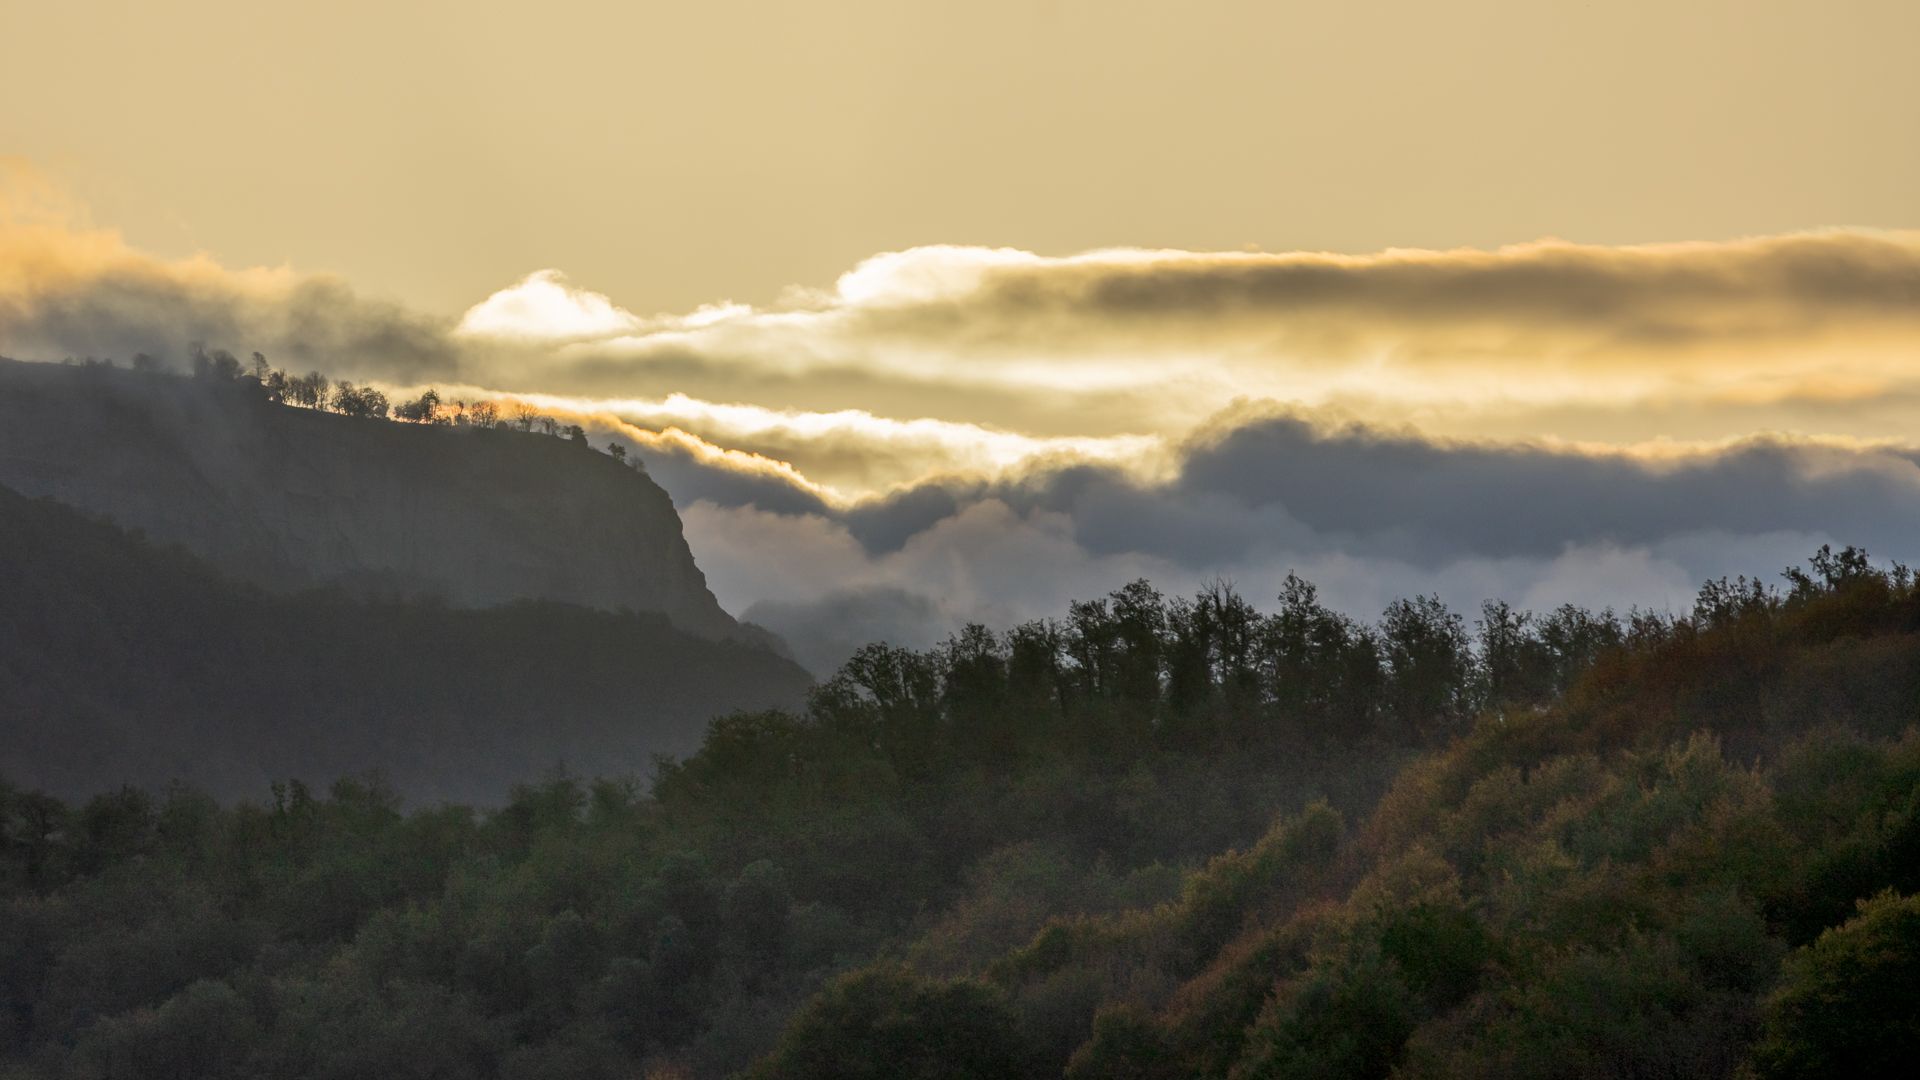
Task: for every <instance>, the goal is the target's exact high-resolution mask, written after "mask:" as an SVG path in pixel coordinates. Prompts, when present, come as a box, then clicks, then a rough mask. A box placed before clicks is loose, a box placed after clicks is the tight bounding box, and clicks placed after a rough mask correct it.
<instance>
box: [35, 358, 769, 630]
mask: <svg viewBox="0 0 1920 1080" xmlns="http://www.w3.org/2000/svg"><path fill="white" fill-rule="evenodd" d="M0 485H5V486H8V487H11V488H13V489H14V490H16V491H18V492H20V493H22V494H25V495H28V496H33V497H38V496H48V497H51V498H54V499H57V500H59V501H61V502H64V503H67V504H69V505H71V506H74V507H78V508H79V509H82V510H85V511H87V512H89V513H94V514H101V515H104V516H106V517H108V518H111V519H112V520H114V521H116V522H118V523H120V524H122V525H125V526H127V527H128V528H131V529H137V530H139V531H141V532H143V533H145V534H146V535H147V536H149V537H151V538H153V539H154V540H157V541H160V542H163V543H175V544H179V545H181V546H183V547H185V548H186V549H188V550H189V551H192V552H193V553H195V554H197V555H199V556H201V557H203V558H205V559H206V560H208V561H209V562H211V563H213V564H214V565H216V566H217V567H219V568H220V569H221V571H223V572H224V573H227V574H230V575H233V576H235V577H238V578H240V579H242V580H245V581H250V582H253V583H255V584H258V585H262V586H265V587H267V588H272V589H292V588H303V587H309V586H315V585H340V586H344V587H346V588H348V589H350V590H352V591H354V592H356V593H361V594H366V595H409V596H411V595H426V596H435V597H439V598H441V599H443V600H445V601H446V602H448V603H450V604H454V605H457V606H463V607H485V606H490V605H494V604H500V603H505V602H508V601H512V600H554V601H560V602H563V603H569V604H580V605H585V606H589V607H596V608H601V609H604V610H608V611H617V610H622V609H625V610H632V611H658V612H662V613H664V614H665V615H667V616H668V617H669V618H671V619H672V620H673V622H674V625H676V626H678V627H679V628H681V629H682V630H686V631H688V632H690V633H694V634H698V635H701V636H703V637H708V638H739V639H742V640H759V641H764V640H766V638H765V635H764V634H760V633H757V632H754V631H752V630H751V629H750V628H742V627H740V626H739V625H738V624H736V623H735V622H734V620H733V619H732V618H731V617H730V616H729V615H727V613H726V612H724V611H722V610H721V608H720V605H719V604H718V602H717V601H715V600H714V598H713V594H712V593H711V592H709V591H708V590H707V586H706V579H705V577H704V575H702V574H701V572H700V570H699V568H698V567H697V566H695V565H694V561H693V555H692V553H691V552H690V551H689V550H688V548H687V544H686V540H685V539H684V538H683V536H682V534H681V530H680V519H679V516H678V515H677V514H676V513H675V512H674V509H673V505H672V503H671V501H669V499H668V498H667V495H666V493H665V492H664V491H662V490H661V489H660V487H659V486H658V485H657V484H655V483H654V482H653V481H652V480H650V479H649V478H647V476H646V475H645V474H644V473H642V472H638V471H636V470H633V469H630V468H625V467H623V466H622V465H621V464H620V463H618V462H616V461H614V460H613V459H611V458H609V457H607V456H605V455H602V454H594V453H591V452H589V451H588V450H586V449H585V448H584V446H582V445H580V444H576V443H572V442H569V441H566V440H561V439H553V438H545V437H539V436H534V435H527V434H522V433H520V432H514V431H505V430H478V429H474V428H467V427H462V428H457V429H456V428H449V427H434V426H426V425H415V424H399V423H380V422H373V421H367V420H359V419H354V418H349V417H346V416H340V415H335V414H332V413H327V412H322V411H318V410H313V409H303V408H294V407H290V406H284V405H279V404H275V403H274V402H272V401H270V400H268V399H267V397H266V396H265V395H263V394H261V393H260V392H259V389H258V386H257V384H254V383H252V382H251V381H249V380H238V381H235V380H226V379H197V378H196V379H189V378H184V377H177V376H170V375H165V374H160V373H156V372H141V371H128V370H117V369H114V368H109V367H105V366H70V365H59V364H31V363H21V362H17V361H5V360H0Z"/></svg>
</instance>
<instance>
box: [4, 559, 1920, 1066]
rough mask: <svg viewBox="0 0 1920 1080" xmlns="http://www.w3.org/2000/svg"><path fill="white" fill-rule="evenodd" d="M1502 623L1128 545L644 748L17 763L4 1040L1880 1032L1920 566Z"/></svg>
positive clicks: (997, 1045)
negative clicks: (1226, 586)
mask: <svg viewBox="0 0 1920 1080" xmlns="http://www.w3.org/2000/svg"><path fill="white" fill-rule="evenodd" d="M1477 631H1478V632H1477V634H1475V635H1473V637H1472V645H1473V647H1472V648H1471V649H1469V648H1468V646H1469V642H1470V637H1469V634H1468V631H1467V628H1466V625H1465V623H1464V620H1462V619H1461V618H1460V617H1459V616H1457V615H1454V614H1452V613H1450V612H1447V611H1446V610H1445V609H1444V608H1442V607H1440V606H1439V605H1438V604H1437V603H1434V602H1432V601H1426V600H1422V601H1414V602H1409V603H1401V604H1396V605H1394V606H1393V607H1391V608H1389V609H1388V611H1387V613H1386V614H1385V616H1384V617H1383V618H1382V619H1381V621H1380V622H1379V623H1378V624H1375V625H1366V624H1360V623H1356V622H1353V621H1351V620H1348V619H1345V618H1343V617H1342V616H1340V615H1339V614H1337V613H1335V612H1331V611H1329V610H1327V609H1326V608H1325V607H1323V606H1321V605H1319V604H1318V602H1317V600H1316V599H1315V596H1314V593H1313V590H1312V588H1311V586H1308V585H1307V584H1306V583H1304V582H1299V581H1297V580H1289V581H1288V582H1287V584H1286V591H1285V593H1284V594H1283V596H1282V602H1281V605H1280V608H1279V610H1277V611H1276V612H1274V613H1272V614H1270V615H1262V614H1259V613H1257V612H1254V611H1253V610H1252V609H1251V608H1250V607H1249V606H1248V605H1246V604H1245V603H1244V602H1242V601H1240V600H1239V599H1238V598H1237V597H1234V596H1233V595H1232V594H1231V592H1229V591H1226V590H1209V591H1208V592H1206V593H1203V594H1202V595H1200V596H1198V597H1195V598H1193V599H1191V600H1187V599H1175V600H1171V601H1169V600H1167V599H1166V598H1164V597H1162V596H1160V595H1159V594H1158V593H1155V592H1153V591H1152V590H1151V589H1150V588H1148V587H1147V586H1146V585H1145V584H1144V583H1136V584H1135V585H1133V586H1129V587H1128V588H1126V589H1123V590H1120V591H1119V592H1116V593H1114V594H1113V595H1112V596H1109V597H1106V598H1102V599H1100V600H1097V601H1092V602H1088V603H1084V604H1076V605H1074V606H1073V608H1072V609H1071V611H1070V612H1069V613H1068V615H1067V617H1066V618H1064V619H1063V620H1061V621H1058V622H1043V623H1032V624H1027V625H1024V626H1020V627H1016V628H1014V629H1013V630H1011V631H1009V632H1007V633H1004V634H992V633H988V632H986V631H984V630H981V629H979V628H972V629H969V630H968V631H966V632H964V633H963V634H961V635H959V636H957V637H956V638H955V639H954V640H953V641H952V642H950V643H948V644H947V645H945V646H943V647H941V648H939V649H935V650H931V651H928V652H911V651H907V650H900V649H892V648H886V647H879V646H875V647H871V648H868V649H865V650H862V652H861V653H860V654H858V655H857V656H856V657H855V658H854V659H853V660H852V661H851V662H849V664H848V665H847V666H846V667H845V668H843V669H842V671H841V672H840V673H839V674H838V675H837V676H836V677H835V678H833V679H832V680H829V681H828V682H827V683H825V684H823V685H822V686H820V687H819V688H818V689H817V690H816V691H815V692H814V693H813V694H812V695H811V697H810V698H809V701H808V703H807V705H806V707H805V709H804V710H802V711H769V712H760V713H747V714H739V715H735V716H732V717H729V718H726V719H723V720H719V721H716V722H715V723H714V724H713V725H712V726H711V727H710V729H709V731H708V733H707V736H706V739H705V741H704V743H703V744H702V745H701V747H700V749H699V750H698V752H697V753H695V754H693V755H692V756H691V757H689V758H687V759H686V760H684V761H681V762H678V763H674V764H671V765H668V766H665V767H663V768H662V769H661V770H660V771H659V773H658V775H657V781H656V783H655V785H654V787H653V789H652V790H651V792H649V793H642V792H640V791H639V790H636V789H635V788H633V787H630V786H623V785H619V784H595V785H591V786H590V785H587V784H584V783H582V782H580V781H577V780H571V779H556V780H553V781H550V782H547V783H543V784H540V785H537V786H530V787H525V788H521V789H519V790H517V791H516V793H515V795H514V797H513V799H512V800H511V801H510V802H509V803H508V804H507V805H506V806H504V807H501V808H499V809H498V810H496V811H493V812H489V813H479V814H476V813H472V812H468V811H464V810H457V809H443V810H430V811H416V812H414V813H411V814H408V813H403V812H402V811H400V810H399V809H398V808H397V807H396V806H394V804H393V803H392V800H391V799H389V798H388V797H386V796H385V795H383V794H382V793H381V792H380V791H379V790H378V789H373V788H368V787H366V786H364V785H342V786H340V787H337V788H335V789H334V790H333V791H332V792H331V793H330V794H328V795H326V796H324V797H322V796H315V795H313V794H310V793H309V792H307V791H305V790H303V789H295V790H291V791H282V792H281V793H279V795H278V796H277V797H276V799H275V800H274V801H273V802H272V803H271V804H269V805H264V806H240V807H234V808H228V809H220V808H217V807H214V806H211V805H209V804H207V803H206V802H205V801H204V800H203V799H201V798H200V797H199V796H197V795H195V794H194V793H193V792H191V791H184V790H175V791H172V792H168V793H166V794H164V795H161V794H145V793H141V792H136V791H129V792H121V793H119V794H116V795H112V796H106V797H101V798H96V799H93V800H91V801H89V802H87V803H85V804H84V805H74V806H71V807H68V806H64V805H62V804H60V803H58V802H57V801H54V800H50V799H47V798H45V797H43V796H39V795H36V794H33V793H31V792H28V791H24V790H21V789H19V788H12V789H9V788H7V787H6V786H5V785H3V784H0V823H4V833H3V834H0V838H3V839H4V841H5V843H4V844H0V882H3V883H4V887H5V888H6V889H7V890H8V893H7V895H8V897H9V899H8V907H7V909H6V910H7V914H8V917H7V919H5V920H0V955H4V956H7V957H8V958H9V963H7V964H6V965H4V966H0V971H4V972H5V973H6V976H5V978H4V979H0V994H4V1005H5V1010H4V1011H3V1012H0V1015H4V1016H11V1017H12V1018H13V1021H12V1027H11V1028H10V1029H7V1030H4V1031H0V1038H3V1039H4V1041H0V1075H19V1076H23V1077H24V1076H34V1077H76V1078H79V1077H99V1076H114V1077H135V1078H139V1077H162V1076H176V1075H194V1076H199V1077H206V1078H221V1077H234V1078H238V1077H248V1076H259V1075H274V1076H303V1077H304V1076H314V1077H319V1076H375V1075H379V1076H393V1075H399V1076H435V1077H462V1078H464V1077H474V1078H491V1077H511V1078H515V1080H520V1078H536V1077H555V1078H558V1077H567V1078H570V1080H595V1078H606V1080H615V1078H620V1077H629V1076H633V1075H658V1076H683V1075H692V1076H723V1075H729V1074H731V1073H733V1072H736V1071H738V1070H741V1069H750V1070H751V1071H752V1073H753V1075H755V1076H761V1077H839V1078H847V1077H873V1078H875V1080H878V1078H882V1077H885V1078H913V1077H941V1078H948V1080H952V1078H965V1077H978V1078H982V1080H986V1078H1000V1077H1007V1076H1033V1077H1048V1076H1054V1077H1057V1076H1062V1075H1065V1076H1069V1077H1075V1078H1091V1077H1146V1078H1164V1080H1172V1078H1181V1077H1194V1078H1211V1077H1241V1078H1253V1077H1269V1076H1312V1077H1342V1078H1380V1077H1386V1076H1389V1075H1394V1076H1415V1077H1418V1076H1434V1077H1443V1076H1444V1077H1454V1076H1489V1077H1566V1078H1573V1077H1592V1076H1637V1077H1680V1076H1687V1077H1715V1076H1718V1077H1730V1076H1737V1075H1749V1074H1751V1075H1755V1076H1758V1077H1786V1076H1824V1075H1834V1076H1860V1075H1890V1074H1895V1073H1896V1071H1897V1070H1894V1068H1893V1065H1894V1064H1896V1063H1899V1062H1901V1061H1902V1060H1903V1058H1904V1056H1906V1055H1908V1054H1910V1052H1911V1051H1912V1050H1913V1049H1916V1048H1920V1008H1916V1006H1915V1005H1914V1004H1913V998H1912V995H1911V993H1909V992H1908V991H1909V990H1910V988H1911V986H1912V985H1913V984H1914V982H1915V981H1916V980H1920V900H1917V899H1915V898H1914V892H1915V890H1916V889H1920V873H1917V872H1916V867H1920V859H1917V858H1916V852H1920V840H1916V837H1920V826H1917V825H1916V822H1920V812H1917V811H1916V807H1917V806H1920V743H1916V740H1915V735H1914V734H1913V733H1912V725H1913V724H1914V722H1915V719H1916V716H1920V589H1916V587H1915V584H1914V582H1913V580H1912V577H1911V575H1909V574H1907V573H1906V572H1905V571H1904V570H1899V569H1897V568H1896V569H1895V570H1892V571H1882V570H1877V569H1874V568H1872V567H1870V566H1868V565H1867V563H1866V561H1865V559H1864V557H1863V556H1862V555H1861V554H1860V553H1858V552H1855V551H1851V550H1849V551H1846V552H1841V553H1838V554H1835V553H1832V552H1828V551H1822V552H1821V553H1820V554H1819V555H1817V556H1816V557H1815V559H1814V562H1813V565H1812V567H1811V568H1810V569H1809V570H1805V571H1801V570H1796V571H1793V572H1792V576H1790V577H1789V581H1788V588H1787V589H1786V591H1784V592H1776V591H1774V590H1772V589H1768V588H1763V587H1761V586H1759V585H1758V584H1756V583H1753V582H1748V581H1744V580H1742V581H1736V582H1712V583H1709V584H1708V585H1707V586H1706V587H1705V588H1704V589H1703V590H1702V592H1701V594H1700V598H1699V601H1698V604H1697V607H1696V609H1695V610H1694V611H1693V612H1692V613H1690V614H1689V615H1686V616H1682V617H1678V618H1669V617H1663V616H1648V615H1644V614H1637V615H1634V616H1632V617H1629V618H1625V619H1621V618H1616V617H1614V616H1612V615H1610V614H1609V613H1605V612H1602V613H1599V614H1593V613H1588V612H1582V611H1579V610H1578V609H1573V608H1562V609H1560V610H1558V611H1556V612H1553V613H1552V614H1550V615H1548V616H1544V617H1537V618H1536V617H1529V616H1523V615H1520V614H1519V613H1515V612H1512V611H1511V610H1509V609H1506V608H1504V607H1502V606H1499V605H1491V606H1489V607H1488V608H1487V609H1486V610H1485V611H1483V612H1482V617H1481V619H1480V620H1479V621H1478V626H1477ZM132 897H138V898H140V899H139V901H138V902H137V903H134V902H131V901H130V899H129V898H132ZM103 927H112V928H113V929H112V930H111V932H110V933H109V932H106V931H103V929H102V928H103ZM9 928H13V929H11V930H10V929H9ZM756 1062H757V1064H756ZM9 1068H11V1069H12V1070H13V1071H12V1073H11V1074H10V1073H9V1072H8V1069H9Z"/></svg>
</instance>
